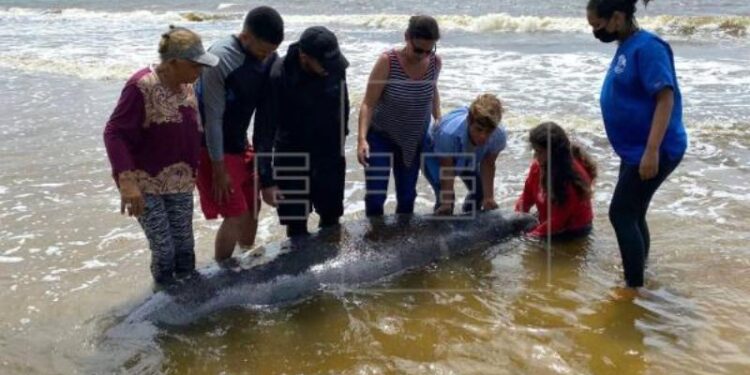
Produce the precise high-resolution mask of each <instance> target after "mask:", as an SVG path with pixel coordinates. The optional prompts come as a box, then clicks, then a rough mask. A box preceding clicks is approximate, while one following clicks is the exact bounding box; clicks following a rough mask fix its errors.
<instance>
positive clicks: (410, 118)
mask: <svg viewBox="0 0 750 375" xmlns="http://www.w3.org/2000/svg"><path fill="white" fill-rule="evenodd" d="M388 61H389V64H390V73H389V74H388V82H386V84H385V88H384V89H383V94H382V95H381V97H380V101H379V102H378V104H377V105H376V106H375V110H374V112H373V115H372V122H371V124H370V128H371V129H372V130H374V131H375V132H377V133H379V134H381V135H384V136H386V137H387V138H388V139H390V140H391V141H392V142H393V143H395V145H396V146H397V147H398V148H399V149H400V151H401V154H400V155H398V156H400V158H399V157H396V159H397V160H398V159H400V160H401V161H402V163H403V164H404V165H405V166H406V167H410V166H411V165H412V163H414V162H418V160H417V152H418V151H419V150H420V148H421V145H422V142H423V139H424V135H425V132H426V131H427V127H428V126H429V124H430V117H431V114H432V100H433V97H434V95H435V87H437V78H438V75H439V73H440V71H439V68H438V66H437V57H436V56H435V55H431V56H430V65H429V67H428V68H427V72H426V73H425V74H424V76H422V78H421V79H418V80H415V79H412V78H411V77H409V75H407V74H406V72H405V71H404V68H403V67H402V66H401V62H400V61H399V58H398V53H397V52H396V50H395V49H393V50H391V51H389V52H388ZM394 156H396V155H394Z"/></svg>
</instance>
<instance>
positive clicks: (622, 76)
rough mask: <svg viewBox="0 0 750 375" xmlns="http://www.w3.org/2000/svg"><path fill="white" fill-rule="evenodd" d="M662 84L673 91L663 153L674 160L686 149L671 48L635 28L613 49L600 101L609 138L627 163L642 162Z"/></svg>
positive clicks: (646, 32) (680, 97)
mask: <svg viewBox="0 0 750 375" xmlns="http://www.w3.org/2000/svg"><path fill="white" fill-rule="evenodd" d="M665 87H670V88H672V90H673V91H674V108H673V109H672V116H671V118H670V121H669V126H668V127H667V132H666V134H665V135H664V140H663V141H662V144H661V151H662V152H663V153H666V154H667V155H668V156H669V157H670V158H672V159H677V158H679V157H681V156H682V155H683V154H684V153H685V149H686V148H687V132H686V131H685V126H684V125H683V123H682V95H681V94H680V87H679V85H678V84H677V75H676V73H675V67H674V56H673V55H672V49H671V48H670V47H669V44H667V42H665V41H663V40H661V39H660V38H659V37H658V36H656V35H654V34H652V33H650V32H648V31H638V32H636V33H635V34H634V35H633V36H631V37H630V38H628V39H627V40H626V41H625V42H624V43H622V44H621V45H620V46H619V47H618V48H617V53H615V57H614V59H613V60H612V64H611V66H610V67H609V71H608V72H607V76H606V78H605V79H604V85H603V86H602V92H601V99H600V104H601V109H602V117H603V118H604V127H605V129H606V131H607V138H609V142H610V143H611V144H612V147H613V148H614V150H615V152H616V153H617V155H619V156H620V158H621V159H622V160H623V162H625V163H626V164H640V162H641V157H643V153H644V152H645V149H646V144H647V143H648V136H649V132H650V131H651V121H652V119H653V117H654V111H655V110H656V94H657V93H659V92H660V91H661V90H662V89H664V88H665Z"/></svg>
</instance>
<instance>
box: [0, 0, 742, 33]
mask: <svg viewBox="0 0 750 375" xmlns="http://www.w3.org/2000/svg"><path fill="white" fill-rule="evenodd" d="M235 5H236V4H232V3H222V4H219V5H218V7H217V10H226V9H229V8H232V7H233V6H235ZM243 16H244V12H242V13H240V12H236V13H234V12H233V13H226V12H220V13H211V12H190V11H185V12H174V11H171V12H152V11H147V10H137V11H130V12H103V11H94V10H86V9H78V8H68V9H54V10H42V9H30V8H10V9H6V10H0V20H2V21H25V20H36V21H38V20H42V21H44V20H49V21H58V20H63V21H80V20H84V21H88V20H93V21H101V20H105V21H106V22H132V21H137V22H159V23H162V24H164V23H169V22H206V21H217V20H218V21H221V20H226V19H237V20H241V19H242V17H243ZM435 18H436V19H437V20H438V22H439V23H440V27H441V28H442V29H445V30H462V31H468V32H519V33H535V32H561V33H573V32H575V33H583V32H586V33H588V32H590V30H591V27H590V26H589V25H588V22H587V21H586V19H585V17H538V16H513V15H509V14H505V13H491V14H485V15H481V16H468V15H436V16H435ZM408 19H409V15H406V14H384V13H381V14H339V15H321V14H314V15H293V14H289V15H287V14H285V15H284V21H285V23H287V24H289V25H292V26H294V25H297V24H303V25H305V24H330V25H343V26H355V27H367V28H376V29H387V30H402V29H403V28H404V25H406V24H407V22H408ZM639 22H640V24H641V25H642V26H644V27H645V28H648V29H651V30H656V31H657V32H661V33H667V34H670V35H676V36H691V37H692V36H699V37H712V38H715V37H721V38H737V37H745V36H747V29H748V27H750V17H748V16H700V17H696V16H670V15H662V16H656V17H643V18H640V19H639Z"/></svg>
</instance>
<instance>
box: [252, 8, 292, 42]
mask: <svg viewBox="0 0 750 375" xmlns="http://www.w3.org/2000/svg"><path fill="white" fill-rule="evenodd" d="M243 29H244V30H245V31H250V32H251V33H253V35H254V36H255V37H257V38H260V39H261V40H263V41H266V42H268V43H271V44H274V45H279V44H281V42H282V41H283V40H284V20H282V19H281V15H280V14H279V12H277V11H276V9H273V8H271V7H268V6H259V7H257V8H254V9H253V10H251V11H249V12H248V13H247V16H245V22H244V24H243Z"/></svg>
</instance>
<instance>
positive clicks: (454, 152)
mask: <svg viewBox="0 0 750 375" xmlns="http://www.w3.org/2000/svg"><path fill="white" fill-rule="evenodd" d="M468 116H469V108H468V107H461V108H458V109H456V110H453V111H451V112H450V113H448V114H447V115H445V116H443V118H442V119H441V121H440V124H438V125H437V126H435V127H433V128H432V129H430V131H429V132H427V139H426V141H425V147H424V167H425V168H428V169H429V170H430V172H429V173H427V175H428V176H438V173H437V171H438V169H439V168H440V157H446V156H452V157H453V159H454V163H455V164H454V166H455V167H457V168H462V169H463V168H465V169H463V171H472V172H473V173H477V172H478V171H479V166H480V164H481V163H482V159H484V157H485V156H487V155H488V154H497V153H500V151H502V150H504V149H505V144H506V134H505V129H504V128H503V126H502V125H500V126H498V127H497V129H495V130H494V131H493V132H492V134H491V135H490V137H489V139H488V140H487V143H485V144H483V145H481V146H474V145H473V144H472V143H471V140H470V139H469V124H468V121H467V118H468ZM472 154H473V155H474V158H472V157H471V155H472ZM457 174H460V171H457ZM430 182H431V183H432V182H433V181H430Z"/></svg>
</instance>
